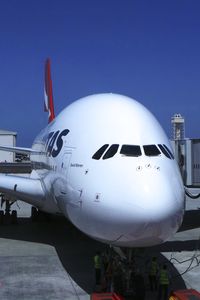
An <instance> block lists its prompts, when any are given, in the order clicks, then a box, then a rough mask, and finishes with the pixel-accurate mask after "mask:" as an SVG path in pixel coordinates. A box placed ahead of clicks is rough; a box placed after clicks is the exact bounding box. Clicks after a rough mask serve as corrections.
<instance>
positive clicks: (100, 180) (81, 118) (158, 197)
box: [31, 94, 184, 247]
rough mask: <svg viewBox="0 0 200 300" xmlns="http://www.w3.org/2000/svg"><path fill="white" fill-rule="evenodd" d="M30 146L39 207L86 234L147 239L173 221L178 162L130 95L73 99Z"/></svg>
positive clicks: (118, 241) (165, 231)
mask: <svg viewBox="0 0 200 300" xmlns="http://www.w3.org/2000/svg"><path fill="white" fill-rule="evenodd" d="M160 145H161V146H160ZM163 145H164V146H163ZM166 148H167V150H166ZM33 149H34V150H37V151H38V152H41V155H32V156H31V160H32V162H33V165H34V168H35V170H36V172H35V171H34V172H33V174H32V176H36V174H37V176H38V177H39V178H41V180H42V181H43V185H44V189H45V190H46V199H45V201H44V205H43V207H40V208H41V209H43V210H45V211H50V212H54V213H59V212H61V213H63V214H64V215H65V216H66V217H67V218H69V219H70V221H71V222H72V223H73V224H74V225H75V226H76V227H77V228H79V229H80V230H81V231H83V232H84V233H86V234H87V235H89V236H91V237H93V238H95V239H97V240H100V241H103V242H106V243H109V244H112V245H119V246H125V247H126V246H127V247H132V246H151V245H155V244H159V243H162V242H164V241H165V240H166V239H167V238H168V237H169V236H170V235H172V234H173V233H174V232H176V231H177V229H178V228H179V226H180V224H181V222H182V218H183V213H184V188H183V184H182V179H181V176H180V173H179V169H178V166H177V163H176V161H175V160H174V159H173V157H172V155H171V154H170V153H169V152H170V149H171V147H170V144H169V141H168V138H167V137H166V135H165V133H164V131H163V130H162V128H161V127H160V125H159V123H158V122H157V121H156V119H155V118H154V116H153V115H152V114H151V113H150V112H149V111H148V110H147V109H146V108H145V107H144V106H143V105H141V104H139V103H138V102H137V101H135V100H133V99H131V98H128V97H125V96H121V95H116V94H99V95H92V96H88V97H85V98H83V99H80V100H78V101H76V102H74V103H72V104H71V105H69V106H68V107H67V108H66V109H64V110H63V111H62V112H61V113H60V114H59V115H58V116H57V118H56V119H55V120H54V121H53V122H52V123H50V125H49V126H48V127H47V128H46V129H45V130H43V131H42V132H41V133H40V135H39V136H38V137H37V138H36V140H35V142H34V144H33ZM99 149H100V150H99ZM98 150H99V151H98ZM170 155H171V156H170Z"/></svg>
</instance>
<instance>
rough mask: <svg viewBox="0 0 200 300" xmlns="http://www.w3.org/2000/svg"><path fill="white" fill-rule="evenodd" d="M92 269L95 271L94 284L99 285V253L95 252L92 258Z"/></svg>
mask: <svg viewBox="0 0 200 300" xmlns="http://www.w3.org/2000/svg"><path fill="white" fill-rule="evenodd" d="M94 269H95V284H96V286H97V285H100V283H101V256H100V252H99V251H97V252H96V254H95V256H94Z"/></svg>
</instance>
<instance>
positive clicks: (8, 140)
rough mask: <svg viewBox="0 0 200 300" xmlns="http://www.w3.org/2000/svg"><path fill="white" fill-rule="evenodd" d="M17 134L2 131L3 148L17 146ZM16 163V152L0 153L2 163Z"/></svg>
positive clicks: (1, 142) (0, 141) (0, 132)
mask: <svg viewBox="0 0 200 300" xmlns="http://www.w3.org/2000/svg"><path fill="white" fill-rule="evenodd" d="M16 139H17V133H16V132H13V131H8V130H2V129H0V145H1V146H11V147H15V146H16ZM14 161H15V153H14V152H6V151H0V162H8V163H12V162H14Z"/></svg>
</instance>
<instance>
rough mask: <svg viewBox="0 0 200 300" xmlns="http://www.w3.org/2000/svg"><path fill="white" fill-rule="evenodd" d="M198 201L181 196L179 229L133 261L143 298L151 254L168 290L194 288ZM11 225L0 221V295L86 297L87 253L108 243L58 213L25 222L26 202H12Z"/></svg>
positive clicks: (199, 285) (198, 270)
mask: <svg viewBox="0 0 200 300" xmlns="http://www.w3.org/2000/svg"><path fill="white" fill-rule="evenodd" d="M199 208H200V200H189V199H188V200H187V202H186V213H185V217H184V221H183V224H182V226H181V228H180V230H179V232H178V233H177V234H176V235H175V236H174V237H173V238H172V239H171V240H169V241H168V242H166V243H164V244H162V245H160V246H156V247H150V248H148V249H140V251H138V252H137V254H136V255H135V260H136V262H137V264H138V265H139V266H140V269H141V270H143V272H144V276H145V281H146V299H148V300H151V299H154V300H155V299H156V293H152V292H150V290H149V284H148V270H147V262H148V260H150V258H151V257H152V256H154V255H156V256H157V257H158V261H159V263H160V264H162V263H163V262H166V263H167V264H168V267H169V270H170V274H171V285H170V289H171V290H178V289H184V288H194V289H196V290H197V291H199V292H200V279H199V278H200V243H199V238H200V211H199ZM13 209H17V211H18V223H17V224H3V225H0V266H1V267H0V299H3V300H13V299H24V300H33V299H34V300H37V299H41V300H44V299H48V300H49V299H52V300H57V299H58V300H60V299H62V300H65V299H70V300H75V299H80V300H88V299H90V296H89V295H90V294H91V293H92V292H93V290H94V270H93V256H94V253H95V252H96V250H100V251H104V250H107V249H109V247H108V246H106V245H104V244H102V243H99V242H97V241H94V240H92V239H90V238H89V237H87V236H86V235H84V234H83V233H81V232H80V231H79V230H77V229H76V228H75V227H74V226H73V225H72V224H70V223H69V222H68V221H67V220H66V219H64V218H62V217H52V218H50V220H49V219H46V220H39V221H37V222H34V223H33V222H31V220H30V211H31V208H30V206H29V205H28V204H23V203H22V202H21V201H18V203H16V204H14V207H13ZM130 299H133V298H130Z"/></svg>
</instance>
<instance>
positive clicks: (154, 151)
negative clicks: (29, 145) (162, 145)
mask: <svg viewBox="0 0 200 300" xmlns="http://www.w3.org/2000/svg"><path fill="white" fill-rule="evenodd" d="M143 148H144V153H145V155H147V156H158V155H160V154H161V152H160V150H159V149H158V147H157V146H156V145H144V146H143Z"/></svg>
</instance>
